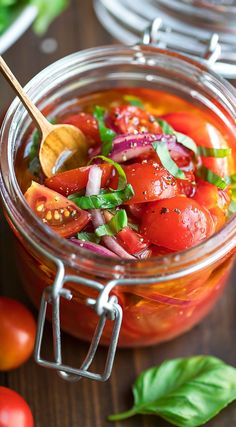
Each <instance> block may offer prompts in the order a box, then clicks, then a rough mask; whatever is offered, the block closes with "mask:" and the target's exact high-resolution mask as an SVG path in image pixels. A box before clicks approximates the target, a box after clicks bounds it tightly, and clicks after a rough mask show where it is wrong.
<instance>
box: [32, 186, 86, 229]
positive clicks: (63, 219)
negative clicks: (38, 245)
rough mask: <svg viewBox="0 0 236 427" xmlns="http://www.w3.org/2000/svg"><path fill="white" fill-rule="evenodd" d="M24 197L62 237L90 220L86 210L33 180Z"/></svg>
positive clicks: (35, 211) (81, 227) (37, 213)
mask: <svg viewBox="0 0 236 427" xmlns="http://www.w3.org/2000/svg"><path fill="white" fill-rule="evenodd" d="M25 199H26V201H27V203H28V204H29V206H30V207H31V209H32V210H33V211H34V213H35V214H36V215H37V216H38V217H39V218H40V219H41V220H42V221H43V222H44V223H45V224H47V225H48V226H49V227H50V228H52V229H53V230H54V231H55V232H56V233H58V234H60V236H62V237H70V236H72V235H73V234H75V233H77V232H78V231H80V230H82V229H83V228H84V227H85V226H86V224H87V223H88V222H89V220H90V215H89V213H88V212H86V211H84V210H82V209H80V208H78V207H77V206H76V205H75V204H74V203H73V202H71V201H70V200H67V199H66V198H65V197H64V196H62V195H61V194H59V193H57V192H55V191H53V190H50V189H49V188H47V187H44V186H43V185H40V184H38V183H37V182H34V181H33V182H32V184H31V186H30V187H29V188H28V190H27V191H26V193H25Z"/></svg>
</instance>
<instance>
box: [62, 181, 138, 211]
mask: <svg viewBox="0 0 236 427" xmlns="http://www.w3.org/2000/svg"><path fill="white" fill-rule="evenodd" d="M133 195H134V190H133V188H132V185H130V184H128V185H127V186H126V187H125V188H124V190H116V191H112V192H107V193H103V194H98V195H97V196H82V197H75V198H73V195H71V196H70V200H72V201H73V202H74V203H75V204H76V205H77V206H79V208H81V209H110V208H114V207H116V206H119V205H122V204H123V203H124V202H127V200H129V199H131V197H132V196H133Z"/></svg>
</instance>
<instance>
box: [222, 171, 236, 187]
mask: <svg viewBox="0 0 236 427" xmlns="http://www.w3.org/2000/svg"><path fill="white" fill-rule="evenodd" d="M225 182H227V184H235V183H236V173H233V175H230V176H226V177H225Z"/></svg>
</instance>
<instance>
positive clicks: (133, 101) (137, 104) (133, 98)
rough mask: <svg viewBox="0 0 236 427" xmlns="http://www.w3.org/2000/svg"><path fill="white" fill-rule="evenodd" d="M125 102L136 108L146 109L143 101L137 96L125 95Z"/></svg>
mask: <svg viewBox="0 0 236 427" xmlns="http://www.w3.org/2000/svg"><path fill="white" fill-rule="evenodd" d="M123 98H124V100H125V101H127V102H128V103H129V104H130V105H133V106H134V107H139V108H142V109H144V105H143V103H142V101H141V99H139V98H138V97H137V96H133V95H124V96H123Z"/></svg>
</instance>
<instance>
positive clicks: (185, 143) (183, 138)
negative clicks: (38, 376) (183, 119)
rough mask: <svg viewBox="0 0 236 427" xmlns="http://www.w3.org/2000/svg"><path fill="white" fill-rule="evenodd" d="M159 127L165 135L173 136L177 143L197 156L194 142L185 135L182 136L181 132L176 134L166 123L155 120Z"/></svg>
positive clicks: (161, 120)
mask: <svg viewBox="0 0 236 427" xmlns="http://www.w3.org/2000/svg"><path fill="white" fill-rule="evenodd" d="M156 120H157V122H158V123H159V125H160V126H161V129H162V131H163V133H164V134H166V135H175V136H176V139H177V142H178V143H179V144H181V145H183V146H184V147H186V148H188V149H189V150H191V151H193V152H194V153H195V154H196V155H197V145H196V144H195V142H194V140H193V139H192V138H190V137H189V136H187V135H184V134H183V133H181V132H176V131H175V130H174V129H173V128H172V126H170V125H169V123H168V122H166V121H165V120H163V119H158V118H157V119H156Z"/></svg>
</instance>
